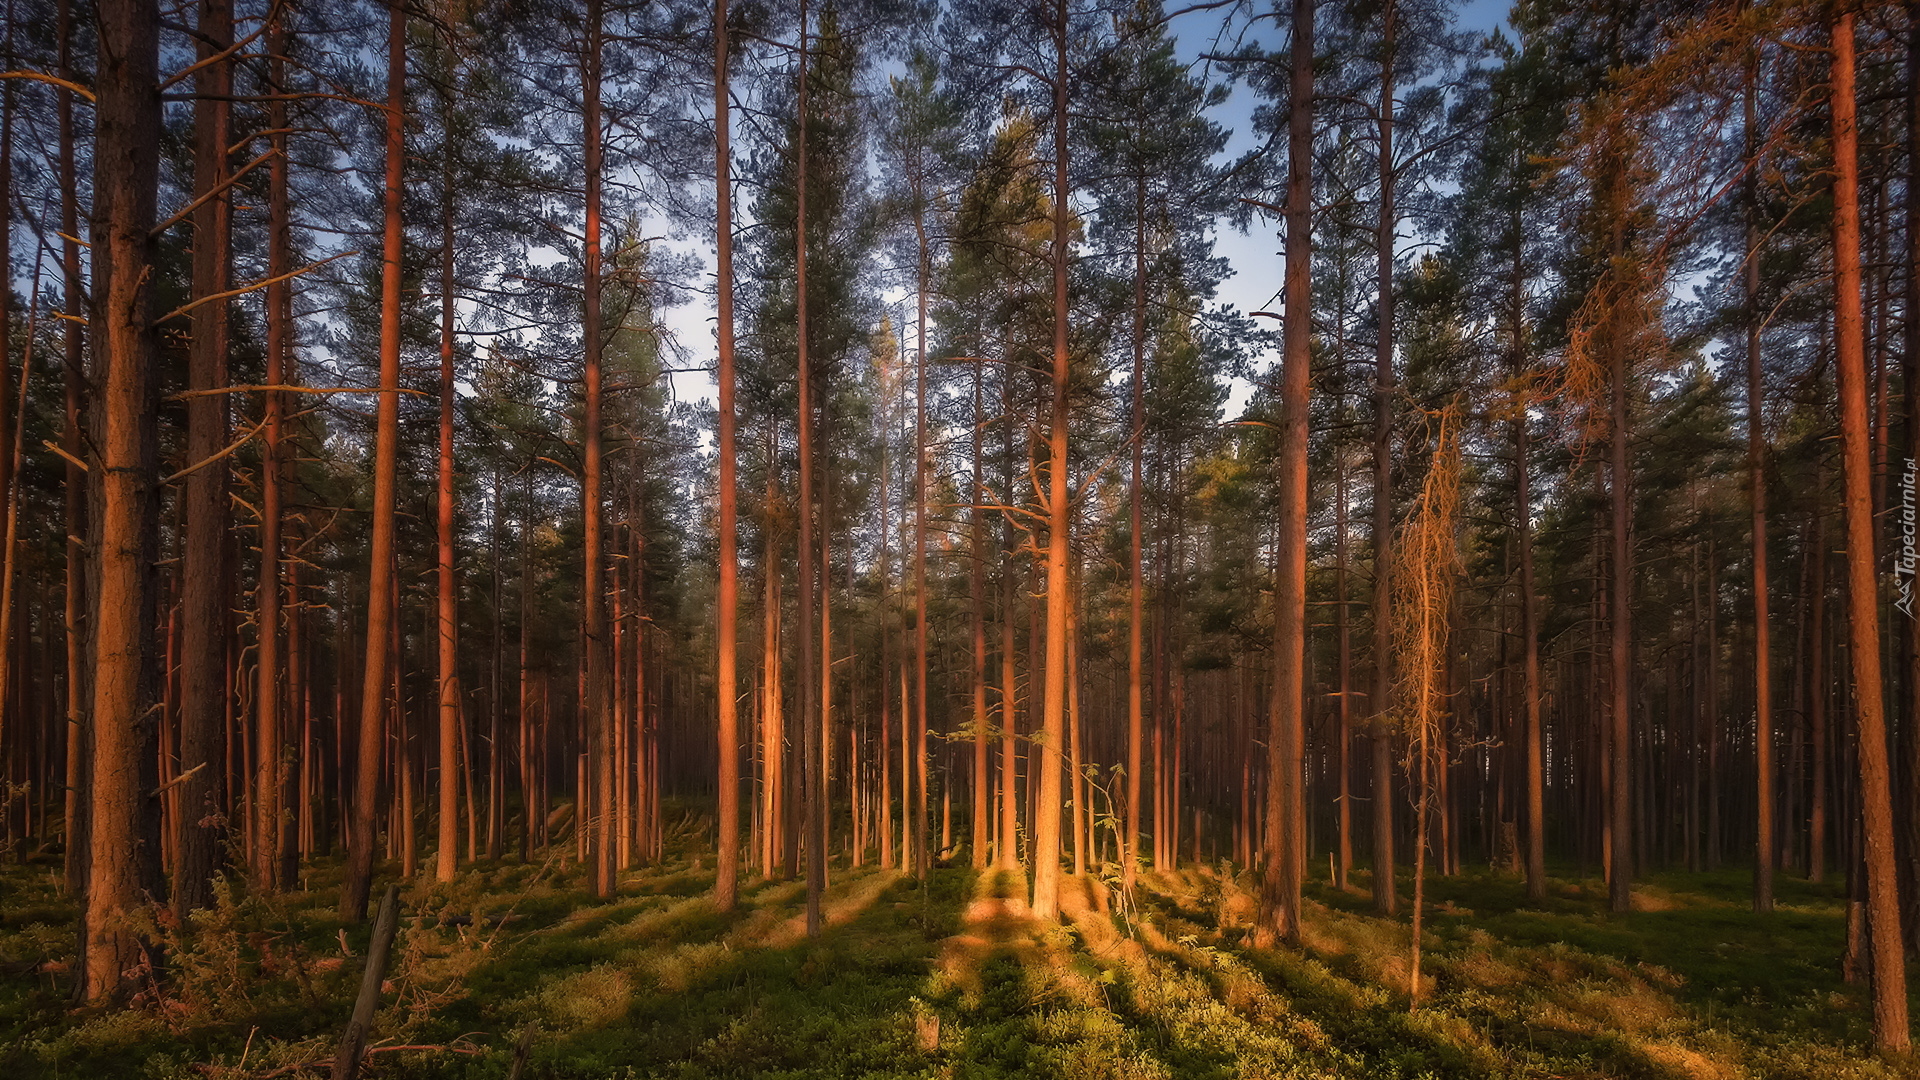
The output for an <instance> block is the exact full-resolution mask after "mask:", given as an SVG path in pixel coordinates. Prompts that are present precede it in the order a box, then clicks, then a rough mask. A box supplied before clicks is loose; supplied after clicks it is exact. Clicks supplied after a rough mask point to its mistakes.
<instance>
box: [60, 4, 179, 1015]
mask: <svg viewBox="0 0 1920 1080" xmlns="http://www.w3.org/2000/svg"><path fill="white" fill-rule="evenodd" d="M95 12H96V19H97V25H98V28H99V50H100V51H99V61H98V66H97V67H96V69H95V84H94V85H95V86H97V87H98V88H99V90H98V94H99V96H98V100H97V101H96V103H95V111H94V146H93V165H94V178H93V193H94V207H93V230H92V255H93V294H92V295H93V305H92V311H91V315H90V318H89V321H88V325H89V326H90V327H91V328H92V330H93V345H94V350H93V351H94V355H93V365H94V369H93V371H92V373H91V374H92V379H91V380H90V381H91V383H92V385H93V386H94V387H96V388H97V393H98V394H99V397H98V398H97V400H96V402H95V404H94V407H93V409H91V410H90V412H91V414H92V415H91V417H90V419H91V421H92V429H93V430H92V438H91V440H90V443H91V446H90V450H91V454H90V455H89V461H88V472H87V476H88V481H89V483H88V487H89V493H90V501H91V503H92V505H91V508H90V509H91V513H90V514H89V520H90V522H91V524H92V526H93V528H92V530H91V532H90V533H89V544H88V547H89V550H90V553H91V555H92V561H93V566H92V568H91V569H92V573H91V574H90V575H89V578H90V581H91V583H92V585H93V593H92V596H91V597H90V598H89V600H90V603H89V607H90V608H91V614H92V616H93V619H92V625H91V627H90V629H91V631H92V634H91V639H90V641H89V645H90V650H89V651H90V660H91V664H90V666H91V669H92V671H91V674H92V680H91V687H90V689H91V690H92V708H91V709H90V719H91V721H92V739H91V743H92V746H91V747H90V749H91V753H90V754H89V755H88V757H89V760H88V765H89V766H90V768H89V773H90V777H89V784H88V799H89V805H88V813H87V821H88V831H87V840H88V859H87V897H86V907H85V911H84V913H83V915H82V921H81V948H80V962H81V964H82V965H83V968H84V969H83V971H82V972H81V977H80V979H79V980H78V985H79V987H80V988H81V996H82V997H84V998H85V999H86V1000H88V1001H96V1002H97V1001H104V1000H107V999H109V998H117V997H121V996H123V995H124V994H125V992H126V991H127V990H129V989H130V988H131V980H132V979H133V978H135V977H136V976H132V975H131V974H130V973H132V972H135V971H137V970H138V969H139V968H140V966H141V961H142V960H143V958H144V957H145V954H146V948H145V944H144V943H143V942H142V940H141V939H140V937H139V936H138V935H137V933H136V932H135V931H134V930H133V925H132V921H131V920H132V919H133V918H134V916H135V914H136V912H137V911H138V910H139V909H140V907H141V906H142V905H143V903H144V902H145V900H144V897H145V895H149V894H150V895H156V896H157V895H159V894H160V892H161V891H162V890H163V889H164V885H163V883H162V879H161V876H160V867H159V862H158V858H159V853H160V851H159V849H160V835H159V828H158V823H159V807H158V799H157V798H156V796H155V795H154V793H153V792H154V789H155V788H156V787H157V786H158V779H159V778H158V775H157V770H156V768H155V763H156V761H157V758H156V755H155V749H156V747H155V737H156V718H157V716H158V713H157V712H156V710H155V709H154V708H153V707H152V706H153V705H154V703H155V701H156V700H157V697H158V691H159V682H158V677H159V672H158V671H157V670H156V665H155V661H156V660H157V657H156V655H155V653H154V646H153V635H152V634H151V632H150V631H151V628H152V626H153V625H154V620H155V616H156V614H157V610H156V608H157V601H158V598H159V597H158V590H157V589H156V588H155V581H154V575H153V573H152V572H151V567H152V566H153V564H154V561H155V559H156V558H157V557H158V555H159V546H160V543H159V541H160V533H159V515H158V510H159V497H160V477H159V446H158V438H157V436H158V433H157V430H156V427H157V425H156V418H155V409H156V406H157V405H158V397H159V393H158V390H159V381H158V372H157V370H156V367H155V362H156V359H157V356H156V353H157V349H156V345H157V342H156V338H155V334H154V327H153V294H152V291H151V288H150V286H151V284H152V281H153V276H152V266H153V256H154V247H155V245H154V237H153V226H154V206H155V192H156V190H157V188H158V185H159V172H160V143H159V138H160V131H161V124H160V92H159V70H158V69H159V47H158V40H159V32H160V12H159V9H158V6H157V5H156V4H155V3H154V2H153V0H101V2H100V3H98V4H97V5H96V7H95Z"/></svg>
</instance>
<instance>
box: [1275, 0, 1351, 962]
mask: <svg viewBox="0 0 1920 1080" xmlns="http://www.w3.org/2000/svg"><path fill="white" fill-rule="evenodd" d="M1313 11H1314V5H1313V0H1295V2H1294V6H1293V43H1292V53H1291V58H1290V59H1291V62H1292V75H1291V83H1292V85H1291V97H1290V99H1289V100H1290V101H1291V102H1292V105H1291V107H1290V108H1291V115H1290V116H1289V118H1288V121H1287V210H1286V220H1287V239H1286V319H1285V322H1284V324H1283V329H1282V346H1281V357H1282V358H1281V401H1282V405H1281V414H1280V463H1279V478H1278V479H1279V498H1280V506H1279V514H1278V518H1279V538H1278V544H1277V547H1278V551H1277V557H1276V560H1275V561H1276V562H1277V563H1278V568H1277V571H1276V573H1275V580H1274V590H1273V610H1274V618H1273V623H1274V636H1273V658H1274V659H1273V664H1274V667H1273V701H1272V704H1271V706H1270V713H1269V717H1268V721H1267V723H1268V735H1267V784H1268V789H1267V805H1266V834H1267V835H1266V859H1267V862H1266V867H1265V874H1264V877H1263V880H1262V888H1261V893H1260V913H1259V921H1258V923H1257V925H1258V927H1259V936H1260V937H1261V938H1264V939H1268V940H1271V939H1272V938H1274V937H1279V938H1281V939H1284V940H1286V941H1288V942H1295V941H1298V940H1299V938H1300V878H1301V875H1302V872H1303V870H1304V848H1305V841H1306V832H1305V819H1306V800H1305V798H1304V790H1303V789H1304V787H1305V783H1304V781H1305V778H1304V776H1303V775H1302V774H1301V758H1302V755H1303V745H1304V743H1305V724H1304V717H1303V715H1302V713H1303V705H1304V700H1303V696H1302V694H1303V691H1304V675H1305V672H1304V671H1303V663H1304V661H1305V656H1306V640H1307V634H1306V630H1307V626H1306V614H1307V608H1306V604H1307V593H1306V588H1307V421H1308V418H1307V395H1308V392H1309V386H1308V373H1309V368H1310V365H1311V363H1312V356H1311V345H1312V339H1311V333H1312V326H1311V314H1310V313H1311V307H1312V298H1311V294H1310V291H1309V285H1308V280H1307V271H1308V267H1309V266H1310V264H1311V262H1312V253H1313V241H1312V236H1311V228H1312V212H1313V174H1312V154H1313ZM1377 799H1378V795H1377V794H1376V800H1377ZM1375 805H1376V812H1377V807H1378V805H1379V803H1378V802H1377V801H1376V804H1375Z"/></svg>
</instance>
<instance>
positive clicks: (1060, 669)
mask: <svg viewBox="0 0 1920 1080" xmlns="http://www.w3.org/2000/svg"><path fill="white" fill-rule="evenodd" d="M1054 19H1055V25H1054V27H1053V31H1054V42H1053V45H1054V74H1053V395H1052V401H1051V410H1050V411H1051V414H1052V415H1051V422H1050V423H1049V425H1048V438H1047V452H1048V461H1047V639H1046V657H1045V663H1046V668H1045V676H1044V678H1045V682H1046V685H1045V691H1044V697H1043V699H1042V701H1041V713H1040V742H1039V744H1038V745H1037V746H1036V747H1035V748H1034V749H1035V753H1034V755H1033V759H1034V764H1033V765H1032V766H1031V768H1033V769H1035V770H1037V771H1038V772H1039V776H1038V777H1037V780H1038V788H1039V820H1038V821H1036V822H1034V830H1033V837H1034V843H1033V914H1034V916H1035V917H1036V918H1041V919H1051V918H1054V917H1056V916H1057V915H1058V914H1059V911H1060V804H1061V797H1060V780H1061V776H1060V769H1061V764H1062V751H1063V750H1064V749H1065V748H1066V742H1067V605H1068V604H1070V603H1072V601H1073V594H1072V592H1071V591H1070V590H1069V588H1068V582H1067V543H1068V540H1069V536H1068V531H1067V521H1068V514H1067V486H1068V485H1067V415H1068V410H1069V406H1070V405H1071V404H1072V402H1071V401H1070V400H1069V398H1068V394H1069V392H1070V389H1071V386H1070V384H1071V379H1072V372H1073V366H1072V359H1073V358H1072V354H1071V353H1069V352H1068V351H1067V318H1068V316H1069V309H1068V307H1067V246H1068V232H1067V229H1068V214H1069V210H1068V206H1067V165H1068V161H1067V159H1068V155H1069V153H1070V151H1071V148H1070V147H1069V146H1068V143H1067V89H1068V86H1069V84H1068V82H1067V44H1068V41H1069V37H1068V29H1069V28H1068V25H1067V0H1057V2H1056V3H1055V5H1054ZM923 618H924V617H923ZM921 625H922V627H923V628H924V626H925V625H926V624H925V623H924V622H922V624H921ZM922 633H923V634H924V633H925V631H924V629H923V630H922ZM925 655H926V652H925V649H924V647H923V648H922V650H921V656H922V657H923V658H924V657H925ZM922 671H923V674H922V675H921V681H922V682H925V679H926V676H925V674H924V667H923V669H922ZM1028 782H1029V783H1033V782H1034V781H1033V780H1029V781H1028Z"/></svg>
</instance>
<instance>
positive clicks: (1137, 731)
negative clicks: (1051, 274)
mask: <svg viewBox="0 0 1920 1080" xmlns="http://www.w3.org/2000/svg"><path fill="white" fill-rule="evenodd" d="M1146 202H1147V199H1146V185H1145V184H1144V183H1136V185H1135V187H1134V192H1133V213H1134V217H1133V246H1134V255H1133V260H1134V261H1133V380H1132V386H1133V402H1132V417H1131V419H1130V421H1129V424H1128V428H1129V430H1130V431H1131V432H1132V435H1131V440H1132V443H1133V446H1132V458H1133V461H1132V468H1131V471H1130V472H1129V474H1128V477H1127V549H1128V550H1127V555H1128V558H1127V849H1126V851H1124V852H1122V853H1121V856H1120V875H1121V887H1122V888H1123V889H1125V890H1126V891H1128V892H1132V890H1133V881H1134V876H1135V875H1136V874H1138V873H1139V872H1140V855H1139V851H1140V772H1141V769H1142V768H1143V767H1144V765H1145V762H1143V761H1142V760H1141V751H1142V741H1143V735H1144V728H1145V724H1146V710H1145V693H1144V686H1143V682H1142V679H1143V675H1144V670H1143V667H1142V663H1141V638H1142V636H1143V627H1144V624H1145V619H1146V615H1145V611H1146V573H1145V570H1144V569H1143V567H1142V561H1143V560H1142V558H1141V550H1140V548H1141V537H1140V530H1141V527H1142V526H1141V513H1140V498H1141V491H1140V470H1141V464H1142V461H1143V459H1144V457H1145V454H1146V439H1147V417H1146V366H1147V359H1146V358H1147V267H1146V257H1147V253H1146V248H1147V238H1146V213H1147V207H1146Z"/></svg>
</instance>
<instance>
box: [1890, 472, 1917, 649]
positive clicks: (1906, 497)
mask: <svg viewBox="0 0 1920 1080" xmlns="http://www.w3.org/2000/svg"><path fill="white" fill-rule="evenodd" d="M1915 472H1916V469H1915V466H1914V463H1913V459H1912V458H1908V459H1907V463H1906V467H1905V468H1904V469H1902V470H1901V473H1900V555H1899V557H1898V558H1896V559H1894V560H1893V582H1894V587H1895V588H1897V589H1898V590H1899V591H1900V599H1898V600H1896V601H1894V605H1893V606H1894V607H1897V608H1899V609H1900V610H1901V611H1903V612H1905V613H1906V616H1907V618H1909V619H1911V618H1913V617H1914V616H1913V578H1914V565H1915V562H1916V561H1917V560H1916V557H1915V554H1914V529H1915V521H1914V504H1913V484H1914V478H1915Z"/></svg>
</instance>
